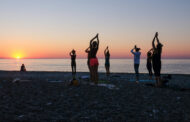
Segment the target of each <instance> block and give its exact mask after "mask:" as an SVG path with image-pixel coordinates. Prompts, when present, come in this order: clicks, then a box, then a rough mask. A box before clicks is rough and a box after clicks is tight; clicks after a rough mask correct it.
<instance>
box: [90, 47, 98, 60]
mask: <svg viewBox="0 0 190 122" xmlns="http://www.w3.org/2000/svg"><path fill="white" fill-rule="evenodd" d="M97 51H98V48H91V49H90V58H96V54H97Z"/></svg>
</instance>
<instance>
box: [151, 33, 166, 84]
mask: <svg viewBox="0 0 190 122" xmlns="http://www.w3.org/2000/svg"><path fill="white" fill-rule="evenodd" d="M155 39H156V40H157V45H156V46H155V44H154V42H155ZM152 47H153V55H152V65H153V70H154V75H155V78H156V87H160V86H162V81H161V78H160V71H161V54H162V47H163V45H162V44H161V43H160V41H159V39H158V32H156V34H155V36H154V38H153V41H152Z"/></svg>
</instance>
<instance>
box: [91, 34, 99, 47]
mask: <svg viewBox="0 0 190 122" xmlns="http://www.w3.org/2000/svg"><path fill="white" fill-rule="evenodd" d="M97 36H98V34H97V35H96V36H95V37H94V38H92V39H91V40H90V45H91V44H92V42H93V41H94V39H95V38H97Z"/></svg>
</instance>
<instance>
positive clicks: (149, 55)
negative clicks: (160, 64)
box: [146, 49, 153, 79]
mask: <svg viewBox="0 0 190 122" xmlns="http://www.w3.org/2000/svg"><path fill="white" fill-rule="evenodd" d="M152 51H153V49H150V50H149V51H148V52H147V63H146V68H147V69H148V73H149V79H152V74H153V73H152Z"/></svg>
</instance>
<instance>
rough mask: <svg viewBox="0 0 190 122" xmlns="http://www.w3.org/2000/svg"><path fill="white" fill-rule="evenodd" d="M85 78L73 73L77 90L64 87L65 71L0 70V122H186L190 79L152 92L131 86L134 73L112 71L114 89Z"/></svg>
mask: <svg viewBox="0 0 190 122" xmlns="http://www.w3.org/2000/svg"><path fill="white" fill-rule="evenodd" d="M84 75H88V73H78V74H77V79H79V81H80V85H79V86H68V85H67V83H66V82H68V81H69V80H70V79H71V73H69V72H28V73H22V74H21V73H19V72H4V71H1V72H0V121H2V122H6V121H42V122H46V121H49V120H54V121H56V120H62V121H101V120H103V121H109V122H110V121H141V122H142V121H172V122H175V121H176V122H177V121H190V91H189V90H188V88H189V86H188V85H189V82H190V75H172V77H173V78H172V80H170V82H169V86H168V87H165V88H154V87H152V86H149V85H148V86H147V85H145V84H144V83H139V84H136V83H135V82H130V80H131V79H132V78H134V74H122V73H113V74H111V76H110V79H109V82H108V84H112V85H115V88H113V89H112V88H107V87H104V86H97V85H89V84H88V80H86V79H83V78H82V79H81V78H80V77H81V76H84ZM140 78H141V79H148V76H147V74H141V76H140ZM14 79H21V80H23V81H22V82H15V83H13V82H12V81H14ZM28 80H29V81H28ZM100 80H104V81H105V80H106V77H105V74H104V73H100Z"/></svg>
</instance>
